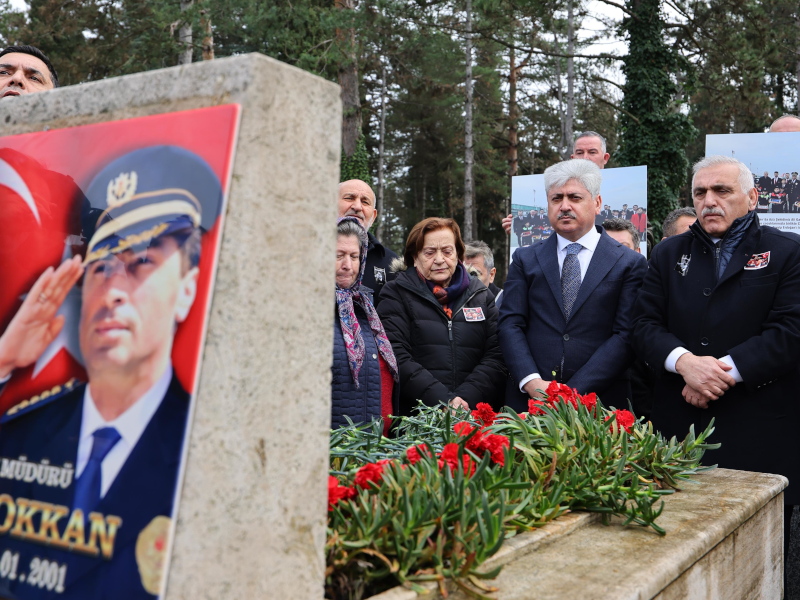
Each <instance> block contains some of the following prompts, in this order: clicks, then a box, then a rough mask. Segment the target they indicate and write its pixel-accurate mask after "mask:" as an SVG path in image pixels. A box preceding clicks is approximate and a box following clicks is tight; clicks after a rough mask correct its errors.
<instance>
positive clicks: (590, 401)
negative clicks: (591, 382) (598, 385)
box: [578, 392, 597, 410]
mask: <svg viewBox="0 0 800 600" xmlns="http://www.w3.org/2000/svg"><path fill="white" fill-rule="evenodd" d="M578 398H579V399H580V401H581V404H583V405H584V406H585V407H586V408H588V409H589V410H592V409H593V408H594V407H595V406H597V394H595V393H594V392H592V393H591V394H586V395H585V396H579V397H578Z"/></svg>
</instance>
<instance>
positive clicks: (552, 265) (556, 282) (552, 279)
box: [536, 233, 574, 316]
mask: <svg viewBox="0 0 800 600" xmlns="http://www.w3.org/2000/svg"><path fill="white" fill-rule="evenodd" d="M536 257H537V259H538V260H539V265H541V267H542V273H544V278H545V279H546V280H547V283H548V285H549V286H550V291H551V292H553V297H554V298H555V299H556V303H557V304H558V308H559V310H560V311H561V314H562V316H563V314H564V298H563V297H562V296H561V274H560V273H559V271H558V239H557V238H556V234H555V233H554V234H553V235H551V236H550V237H549V238H547V239H546V240H545V241H544V242H542V243H541V244H539V246H538V247H537V252H536ZM573 310H574V309H573Z"/></svg>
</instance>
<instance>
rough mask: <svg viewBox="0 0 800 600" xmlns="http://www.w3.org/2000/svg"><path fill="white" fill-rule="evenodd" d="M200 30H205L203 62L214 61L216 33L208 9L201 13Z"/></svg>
mask: <svg viewBox="0 0 800 600" xmlns="http://www.w3.org/2000/svg"><path fill="white" fill-rule="evenodd" d="M200 28H201V29H202V30H203V60H214V33H213V31H212V29H211V16H210V15H209V11H208V10H207V9H203V10H201V11H200Z"/></svg>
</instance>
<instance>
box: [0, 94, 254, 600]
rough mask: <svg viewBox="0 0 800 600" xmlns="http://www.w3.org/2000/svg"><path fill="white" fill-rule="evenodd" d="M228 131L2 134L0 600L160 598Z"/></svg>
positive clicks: (137, 126) (233, 109)
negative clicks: (4, 599)
mask: <svg viewBox="0 0 800 600" xmlns="http://www.w3.org/2000/svg"><path fill="white" fill-rule="evenodd" d="M238 121H239V106H238V105H233V104H231V105H224V106H217V107H213V108H203V109H197V110H191V111H184V112H177V113H170V114H164V115H157V116H150V117H142V118H135V119H129V120H124V121H115V122H108V123H101V124H95V125H86V126H81V127H74V128H68V129H60V130H50V131H43V132H37V133H29V134H24V135H17V136H12V137H6V138H0V212H2V216H3V218H2V223H3V226H4V233H3V235H2V242H1V243H0V269H1V270H2V277H3V282H4V284H3V287H2V290H1V291H0V321H1V323H0V331H1V332H2V333H1V334H0V363H2V364H0V377H5V379H3V381H2V390H1V391H0V413H2V414H3V416H2V419H0V597H4V598H5V597H9V598H17V599H19V600H28V599H34V598H36V599H40V598H41V599H49V598H54V599H55V598H61V599H63V598H69V599H75V600H78V599H85V598H100V597H104V598H105V597H108V598H117V599H120V600H128V599H138V598H160V597H163V594H164V582H165V581H166V575H167V569H168V564H169V553H170V547H171V542H172V534H173V532H174V522H175V516H176V513H177V507H178V498H179V496H180V482H181V479H182V473H183V469H184V464H185V458H186V446H187V444H186V443H185V440H187V439H188V433H189V430H190V426H191V420H192V419H191V417H192V414H193V410H194V406H193V399H194V398H195V397H196V394H197V382H198V378H199V371H200V361H201V356H202V349H203V341H204V335H205V328H206V324H207V320H208V311H209V304H210V299H211V294H212V290H213V283H214V276H215V267H216V262H217V259H218V255H219V247H220V238H221V232H222V227H223V217H224V215H225V203H226V199H227V193H228V188H229V181H230V173H231V167H232V162H233V151H234V148H235V141H236V135H237V126H238Z"/></svg>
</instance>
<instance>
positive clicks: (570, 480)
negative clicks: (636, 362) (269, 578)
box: [326, 389, 717, 599]
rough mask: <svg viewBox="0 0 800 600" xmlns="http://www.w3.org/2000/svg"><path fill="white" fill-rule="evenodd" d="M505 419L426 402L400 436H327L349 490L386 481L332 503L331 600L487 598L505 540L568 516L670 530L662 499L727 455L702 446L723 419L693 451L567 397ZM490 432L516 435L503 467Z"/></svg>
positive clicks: (364, 430) (369, 430)
mask: <svg viewBox="0 0 800 600" xmlns="http://www.w3.org/2000/svg"><path fill="white" fill-rule="evenodd" d="M570 397H571V398H572V400H570V399H569V398H570ZM576 407H577V408H576ZM506 410H507V411H508V412H504V413H500V414H499V415H496V419H495V420H494V423H493V424H491V425H489V426H487V427H483V428H482V429H480V427H481V425H482V422H481V421H480V420H478V419H477V418H476V417H475V413H473V414H472V415H470V414H469V413H468V412H467V411H463V410H461V411H458V412H457V413H452V412H451V411H450V410H446V409H445V410H442V409H440V408H435V407H424V406H420V409H419V412H418V413H417V414H416V415H414V416H411V417H402V418H400V419H399V424H398V425H397V426H396V427H397V436H396V437H394V438H391V439H390V438H386V437H383V436H382V435H381V431H382V424H380V423H373V424H372V425H371V426H361V427H356V426H350V427H346V428H343V429H339V430H335V431H333V432H332V433H331V442H330V457H331V474H332V475H335V476H336V477H337V478H338V482H339V484H341V483H343V482H344V483H345V485H348V486H349V485H353V481H354V480H355V481H358V480H359V479H358V478H359V473H362V472H363V471H362V467H364V466H365V465H366V467H364V469H377V470H378V471H380V468H381V467H382V468H383V472H382V476H380V477H378V478H377V481H375V482H373V483H367V484H363V482H362V485H361V486H358V487H357V488H354V491H353V492H351V493H352V494H353V497H351V498H350V499H343V500H340V501H338V502H334V503H333V504H332V506H331V512H330V513H329V521H328V539H327V544H326V554H327V570H326V591H327V595H328V597H331V598H354V599H357V598H361V597H363V596H364V595H369V594H373V593H376V592H379V591H381V590H383V589H386V588H388V587H392V586H394V585H397V584H403V585H405V586H406V587H409V588H411V589H419V587H418V586H419V584H420V583H422V582H425V581H435V582H437V583H438V584H439V586H440V588H441V589H443V588H444V586H445V583H446V582H447V581H448V580H452V581H453V582H454V583H455V584H456V585H457V586H458V587H461V588H462V589H464V590H467V591H468V592H469V593H470V594H471V595H473V596H476V597H484V596H483V594H484V593H485V592H486V591H489V588H487V587H486V586H485V584H483V583H482V580H483V579H491V578H494V577H496V575H497V573H498V572H499V569H495V570H493V571H488V572H487V571H486V570H485V569H483V568H482V567H481V565H482V564H483V563H484V562H485V561H486V560H487V559H488V558H490V557H491V556H492V555H493V554H494V553H495V552H496V551H497V550H498V549H499V548H500V546H501V545H502V543H503V540H504V539H507V538H509V537H511V536H514V535H516V534H517V533H519V532H521V531H526V530H531V529H535V528H537V527H541V526H542V525H544V524H546V523H547V522H549V521H550V520H552V519H554V518H556V517H558V516H559V515H561V514H563V513H564V512H565V511H567V510H587V511H594V512H600V513H602V514H603V515H604V518H607V517H610V516H612V515H617V516H619V517H621V518H622V519H623V520H624V523H625V524H631V523H633V524H638V525H643V526H647V527H650V528H652V529H653V530H654V531H655V532H657V533H659V534H663V533H664V531H663V529H661V527H659V526H658V525H657V524H656V519H657V518H658V516H659V515H660V513H661V511H662V509H663V502H662V497H663V496H664V495H665V494H670V493H672V492H673V490H674V489H675V488H677V486H678V485H679V484H680V483H681V481H684V480H686V479H688V477H689V476H690V475H691V474H693V473H696V472H698V471H699V470H702V467H700V466H699V465H700V459H701V457H702V455H703V452H704V451H705V450H706V449H709V448H714V447H717V446H716V445H711V444H708V443H707V442H706V439H707V437H708V436H709V435H710V434H711V432H712V431H713V427H712V425H713V424H712V425H710V426H709V428H708V429H707V430H706V431H704V432H703V433H702V434H701V435H699V436H695V435H694V431H693V430H691V431H690V432H689V435H688V436H687V438H686V439H685V440H684V441H683V442H678V441H677V440H676V439H675V438H672V439H671V440H665V439H664V438H663V437H662V436H661V435H660V434H658V433H657V432H655V431H653V427H652V424H651V423H647V424H643V423H641V422H637V423H634V424H632V425H630V426H629V428H630V432H629V431H627V430H626V429H625V428H624V427H623V426H622V425H620V424H618V422H617V417H616V415H617V413H616V412H614V411H611V410H606V409H605V408H604V407H603V406H602V404H600V403H599V402H598V403H597V404H596V405H594V406H593V405H592V404H591V402H590V401H589V397H584V398H583V399H581V398H580V397H576V396H573V395H571V394H567V395H565V394H564V393H563V389H562V391H561V392H560V396H553V395H551V396H550V400H549V401H548V402H547V403H544V404H542V405H541V408H540V409H539V414H538V415H517V413H514V412H513V411H510V410H508V409H506ZM630 417H631V422H632V421H633V418H632V415H631V416H630ZM465 426H466V431H465V430H464V429H462V428H463V427H465ZM470 430H471V431H470ZM492 435H494V436H503V437H504V438H505V439H506V440H507V444H508V445H507V447H506V448H505V450H504V452H503V456H502V460H498V459H497V456H496V454H495V453H491V454H490V452H488V451H485V452H484V451H482V450H481V448H483V447H484V446H482V445H481V444H482V442H481V441H480V440H485V439H487V438H490V437H491V436H492ZM412 447H416V448H417V452H418V455H419V456H420V460H418V461H416V462H415V461H414V460H411V459H410V457H409V454H408V451H409V449H410V448H412ZM501 447H502V446H501ZM456 448H457V461H455V464H456V465H458V466H457V467H455V466H454V467H448V466H446V464H445V463H446V461H444V460H443V458H440V457H442V456H443V455H444V454H447V452H448V449H449V451H450V452H451V454H450V456H451V457H454V456H455V455H454V454H453V451H454V450H456ZM378 461H385V462H384V463H383V464H381V463H379V462H378ZM376 465H377V466H376ZM473 469H474V472H472V470H473Z"/></svg>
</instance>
